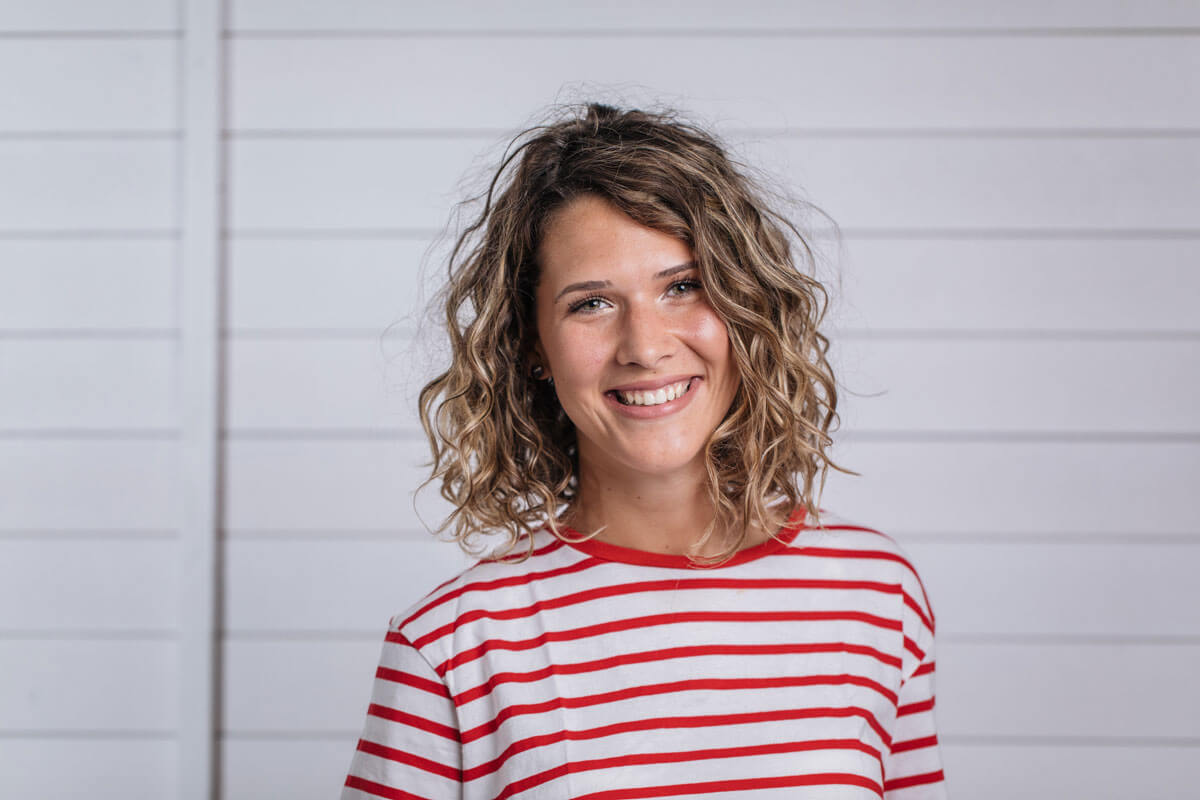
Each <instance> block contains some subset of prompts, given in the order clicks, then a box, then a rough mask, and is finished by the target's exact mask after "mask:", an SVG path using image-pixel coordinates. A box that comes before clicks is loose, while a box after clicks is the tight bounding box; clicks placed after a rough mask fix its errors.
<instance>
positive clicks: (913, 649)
mask: <svg viewBox="0 0 1200 800" xmlns="http://www.w3.org/2000/svg"><path fill="white" fill-rule="evenodd" d="M904 649H905V650H907V651H908V652H910V653H912V654H913V655H914V656H916V657H917V661H924V660H925V651H924V650H922V649H921V648H919V647H917V643H916V642H914V641H913V640H912V639H910V638H908V637H907V636H905V637H904Z"/></svg>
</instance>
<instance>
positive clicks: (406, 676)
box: [375, 667, 450, 698]
mask: <svg viewBox="0 0 1200 800" xmlns="http://www.w3.org/2000/svg"><path fill="white" fill-rule="evenodd" d="M375 677H376V678H378V679H379V680H381V681H391V682H392V683H400V684H404V685H405V686H411V687H413V688H414V689H420V690H421V691H423V692H429V693H430V694H436V695H437V696H438V697H445V698H449V697H450V690H449V689H447V688H446V685H445V684H444V683H442V682H440V681H431V680H429V679H428V678H422V677H421V676H419V675H412V674H410V673H407V672H401V671H400V670H398V669H391V668H390V667H380V668H379V669H377V670H375Z"/></svg>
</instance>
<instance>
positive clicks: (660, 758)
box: [494, 739, 882, 800]
mask: <svg viewBox="0 0 1200 800" xmlns="http://www.w3.org/2000/svg"><path fill="white" fill-rule="evenodd" d="M812 750H858V751H861V752H863V753H867V754H869V755H873V756H875V757H876V758H878V759H880V763H882V757H881V756H880V754H879V751H878V750H876V749H875V748H873V747H871V746H870V745H867V744H863V743H862V742H859V741H857V740H855V739H820V740H815V741H810V742H777V743H774V744H761V745H754V746H750V747H745V746H736V747H714V748H709V749H706V750H684V751H679V752H672V753H635V754H630V755H623V756H615V757H611V758H593V759H588V760H585V761H570V762H567V763H565V764H560V765H558V766H556V767H554V768H552V769H548V770H544V771H542V772H538V773H535V774H533V775H530V776H529V777H527V778H522V779H521V780H519V781H514V782H513V783H510V784H509V785H508V786H505V787H504V790H503V791H501V792H500V794H498V795H496V797H495V798H494V800H505V798H508V797H511V796H512V795H514V794H519V793H520V792H523V791H526V790H527V789H532V788H533V787H535V786H540V785H542V784H543V783H546V782H547V781H551V780H554V779H555V778H560V777H562V776H563V775H566V774H568V773H576V772H586V771H588V770H593V769H612V768H616V767H628V766H634V765H645V764H671V763H678V762H681V761H701V760H705V759H713V758H745V757H747V756H757V755H772V754H776V753H799V752H806V751H812Z"/></svg>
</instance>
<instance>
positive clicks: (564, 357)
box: [549, 328, 608, 387]
mask: <svg viewBox="0 0 1200 800" xmlns="http://www.w3.org/2000/svg"><path fill="white" fill-rule="evenodd" d="M607 354H608V349H607V344H606V342H605V339H604V337H603V336H601V335H600V334H599V332H598V331H595V330H584V329H583V328H580V329H578V330H574V331H560V332H559V335H558V336H556V337H555V340H554V343H553V348H552V350H551V352H550V353H549V358H550V368H551V369H552V370H553V371H554V382H555V383H556V384H557V385H558V386H560V387H561V386H570V385H574V384H583V383H590V382H593V381H595V380H596V379H597V377H598V376H599V374H600V371H601V370H602V369H603V367H604V366H605V364H606V363H607V360H608V355H607Z"/></svg>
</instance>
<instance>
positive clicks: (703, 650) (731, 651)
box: [439, 642, 901, 706]
mask: <svg viewBox="0 0 1200 800" xmlns="http://www.w3.org/2000/svg"><path fill="white" fill-rule="evenodd" d="M805 653H854V654H856V655H862V656H869V657H871V658H874V659H876V660H878V661H880V662H882V663H884V664H887V665H888V666H891V667H896V668H897V669H899V668H900V666H901V661H900V659H899V658H897V657H896V656H893V655H890V654H888V653H882V652H880V651H878V650H876V649H875V648H873V647H867V646H866V645H861V644H850V643H847V642H826V643H823V642H816V643H812V644H701V645H692V646H687V647H666V648H663V649H661V650H647V651H645V652H641V653H624V654H622V655H616V656H609V657H608V658H597V659H594V660H592V661H579V662H576V663H574V664H561V665H560V664H551V665H549V666H546V667H542V668H541V669H535V670H531V671H529V672H498V673H495V674H494V675H492V676H491V677H489V678H488V679H487V681H485V682H484V683H482V684H480V685H479V686H476V687H474V688H471V689H467V690H465V691H463V692H460V693H459V694H457V695H455V696H454V703H455V705H460V706H461V705H464V704H466V703H469V702H471V701H473V700H477V699H479V698H480V697H484V696H486V695H488V694H490V693H491V692H492V690H493V689H495V688H496V687H497V686H499V685H501V684H504V683H533V682H535V681H540V680H543V679H545V678H548V677H549V676H551V675H579V674H582V673H586V672H596V671H599V670H605V669H612V668H613V667H619V666H625V665H628V664H645V663H649V662H654V661H667V660H669V659H673V658H698V657H701V656H725V655H736V656H756V655H801V654H805ZM439 685H440V684H439Z"/></svg>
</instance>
